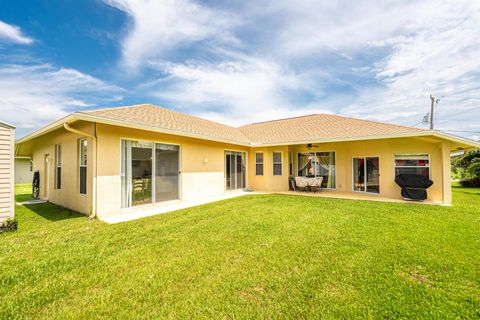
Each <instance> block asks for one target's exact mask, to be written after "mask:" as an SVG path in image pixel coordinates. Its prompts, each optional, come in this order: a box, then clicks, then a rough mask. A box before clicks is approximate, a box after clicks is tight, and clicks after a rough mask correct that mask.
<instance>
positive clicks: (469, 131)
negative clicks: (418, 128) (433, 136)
mask: <svg viewBox="0 0 480 320" xmlns="http://www.w3.org/2000/svg"><path fill="white" fill-rule="evenodd" d="M437 130H438V131H449V132H467V133H480V131H471V130H447V129H437Z"/></svg>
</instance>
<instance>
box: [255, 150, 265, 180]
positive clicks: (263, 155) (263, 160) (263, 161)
mask: <svg viewBox="0 0 480 320" xmlns="http://www.w3.org/2000/svg"><path fill="white" fill-rule="evenodd" d="M257 153H261V154H262V162H261V165H262V174H258V173H257V164H260V163H257ZM254 160H255V161H254V163H255V176H256V177H263V176H264V175H265V152H264V151H255V159H254Z"/></svg>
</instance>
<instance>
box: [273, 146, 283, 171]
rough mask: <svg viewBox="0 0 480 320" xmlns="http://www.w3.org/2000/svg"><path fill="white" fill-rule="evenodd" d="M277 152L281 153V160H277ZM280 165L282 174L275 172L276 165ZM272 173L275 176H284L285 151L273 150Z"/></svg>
mask: <svg viewBox="0 0 480 320" xmlns="http://www.w3.org/2000/svg"><path fill="white" fill-rule="evenodd" d="M275 153H280V162H275V156H274V155H275ZM278 164H279V165H280V174H275V165H278ZM272 174H273V176H274V177H281V176H283V151H272Z"/></svg>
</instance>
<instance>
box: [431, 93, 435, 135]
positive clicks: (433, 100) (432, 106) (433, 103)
mask: <svg viewBox="0 0 480 320" xmlns="http://www.w3.org/2000/svg"><path fill="white" fill-rule="evenodd" d="M430 101H431V103H432V105H431V107H430V130H433V109H434V106H435V97H434V96H432V94H430Z"/></svg>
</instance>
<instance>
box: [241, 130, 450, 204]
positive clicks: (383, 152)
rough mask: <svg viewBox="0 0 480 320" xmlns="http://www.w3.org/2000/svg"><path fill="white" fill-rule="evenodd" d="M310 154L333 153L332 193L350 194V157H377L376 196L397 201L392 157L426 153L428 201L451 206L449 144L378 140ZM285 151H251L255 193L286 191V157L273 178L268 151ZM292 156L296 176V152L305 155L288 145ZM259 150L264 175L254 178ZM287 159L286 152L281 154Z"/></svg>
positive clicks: (326, 146) (321, 148) (326, 145)
mask: <svg viewBox="0 0 480 320" xmlns="http://www.w3.org/2000/svg"><path fill="white" fill-rule="evenodd" d="M315 145H318V147H316V148H312V149H311V151H312V152H313V151H317V152H319V151H335V154H336V189H335V190H336V191H340V192H352V179H353V177H352V161H353V157H368V156H378V157H379V161H380V194H379V195H380V196H383V197H389V198H398V199H401V195H400V188H399V187H398V186H397V185H396V184H395V182H394V178H395V177H394V175H395V173H394V156H395V154H416V153H427V154H429V155H430V178H431V180H432V181H433V186H432V187H431V188H429V189H428V199H430V200H433V201H440V202H444V203H447V204H448V203H451V190H450V179H449V175H450V144H449V143H448V142H442V141H440V140H438V141H434V140H427V139H422V138H402V139H382V140H369V141H358V142H338V143H320V144H315ZM277 150H285V149H284V148H283V149H282V147H269V148H255V149H252V150H251V154H252V157H251V158H250V167H251V168H252V170H250V172H249V176H250V182H251V184H250V186H251V187H252V188H253V189H255V190H258V191H282V190H285V191H286V190H288V171H286V172H285V170H288V161H289V160H288V158H285V160H284V175H283V176H282V177H273V173H272V154H273V153H272V152H273V151H277ZM289 150H290V151H291V152H292V156H293V174H294V175H296V174H297V168H298V164H297V162H298V156H297V154H298V153H299V152H308V151H309V150H308V149H307V148H306V146H305V145H304V144H303V145H294V146H290V148H289ZM258 151H263V152H264V156H265V169H264V171H265V173H264V176H263V177H258V176H255V171H254V170H253V168H254V166H255V159H254V152H258ZM284 154H286V155H287V156H288V155H289V153H288V152H287V153H284Z"/></svg>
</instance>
